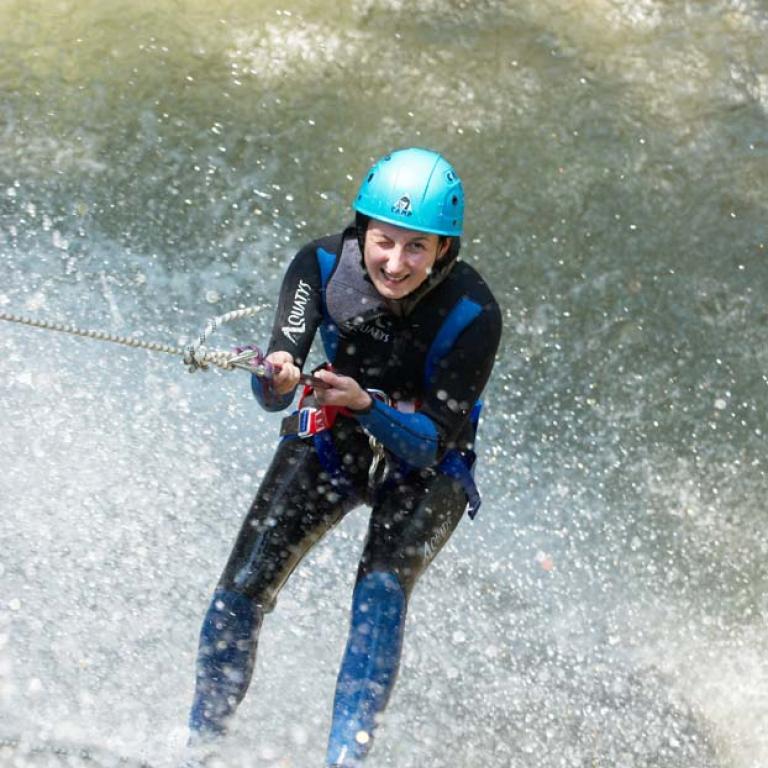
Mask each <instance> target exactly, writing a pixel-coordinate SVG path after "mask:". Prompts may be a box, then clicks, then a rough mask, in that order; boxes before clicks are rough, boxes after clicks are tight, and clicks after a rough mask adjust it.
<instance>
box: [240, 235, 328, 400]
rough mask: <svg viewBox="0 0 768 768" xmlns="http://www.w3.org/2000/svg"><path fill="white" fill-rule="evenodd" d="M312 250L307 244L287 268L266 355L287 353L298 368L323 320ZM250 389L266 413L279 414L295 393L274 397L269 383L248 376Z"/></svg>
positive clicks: (314, 257) (315, 258)
mask: <svg viewBox="0 0 768 768" xmlns="http://www.w3.org/2000/svg"><path fill="white" fill-rule="evenodd" d="M315 250H316V244H315V243H310V244H309V245H307V246H305V247H304V248H302V249H301V250H300V251H299V252H298V253H297V254H296V256H295V257H294V258H293V260H292V261H291V263H290V264H289V266H288V269H287V271H286V273H285V277H284V278H283V283H282V286H281V288H280V296H279V298H278V302H277V312H276V313H275V321H274V324H273V326H272V335H271V336H270V339H269V346H268V347H267V354H268V355H269V354H271V353H272V352H288V353H289V354H291V355H292V356H293V359H294V361H295V363H296V365H298V366H299V368H301V367H302V366H303V365H304V362H305V360H306V359H307V354H308V353H309V348H310V347H311V346H312V340H313V339H314V337H315V332H316V331H317V328H318V325H319V324H320V321H321V319H322V303H321V301H322V298H321V297H322V293H321V292H322V285H321V280H320V267H319V266H318V263H317V256H316V254H315ZM251 389H252V390H253V394H254V395H255V397H256V399H257V400H258V401H259V403H260V404H261V406H262V407H263V408H265V409H266V410H268V411H280V410H282V409H283V408H287V407H288V406H289V405H290V404H291V402H292V401H293V395H294V392H288V393H286V394H285V395H277V394H275V392H274V391H273V390H272V388H271V386H270V384H269V380H268V379H264V378H261V377H258V376H251Z"/></svg>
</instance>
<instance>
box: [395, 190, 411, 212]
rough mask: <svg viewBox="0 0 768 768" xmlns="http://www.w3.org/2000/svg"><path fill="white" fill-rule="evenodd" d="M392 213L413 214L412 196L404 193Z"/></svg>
mask: <svg viewBox="0 0 768 768" xmlns="http://www.w3.org/2000/svg"><path fill="white" fill-rule="evenodd" d="M392 213H398V214H400V215H401V216H413V210H412V209H411V198H410V197H408V195H403V196H402V197H401V198H400V199H399V200H398V201H397V202H396V203H395V204H394V205H393V206H392Z"/></svg>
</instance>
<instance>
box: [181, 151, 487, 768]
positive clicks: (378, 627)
mask: <svg viewBox="0 0 768 768" xmlns="http://www.w3.org/2000/svg"><path fill="white" fill-rule="evenodd" d="M354 209H355V211H356V217H355V222H354V224H353V225H351V226H349V227H348V228H347V229H346V230H344V232H342V233H341V234H337V235H333V236H329V237H324V238H321V239H320V240H316V241H314V242H312V243H310V244H308V245H307V246H305V247H304V248H302V249H301V250H300V251H299V253H298V254H297V255H296V257H295V258H294V259H293V261H292V263H291V264H290V266H289V268H288V271H287V273H286V275H285V278H284V281H283V285H282V289H281V292H280V299H279V303H278V309H277V315H276V319H275V323H274V327H273V330H272V337H271V340H270V344H269V349H268V355H267V357H266V362H267V364H268V365H267V368H268V369H269V370H270V371H271V372H272V375H271V376H270V377H264V376H263V375H256V374H254V375H253V376H252V387H253V392H254V394H255V396H256V398H257V399H258V400H259V402H260V403H261V404H262V406H263V407H265V408H266V409H267V410H270V411H276V410H280V409H283V408H286V407H287V406H288V405H289V404H290V403H291V401H292V400H293V397H294V392H295V390H296V388H297V385H298V384H299V377H300V374H301V367H302V365H303V363H304V361H305V360H306V357H307V353H308V352H309V349H310V346H311V344H312V341H313V339H314V337H315V333H316V332H317V331H318V330H319V331H320V334H321V337H322V341H323V344H324V348H325V352H326V355H327V357H328V360H329V365H328V366H326V367H324V368H321V369H320V370H318V371H316V372H315V373H314V377H315V378H314V380H313V384H314V386H305V387H304V391H303V395H302V397H301V400H300V401H299V410H298V411H297V412H295V413H294V414H293V415H291V416H289V417H287V418H286V419H285V420H284V421H283V425H282V429H281V435H282V440H281V442H280V443H279V445H278V448H277V451H276V454H275V457H274V459H273V461H272V464H271V466H270V468H269V470H268V471H267V474H266V476H265V478H264V481H263V482H262V484H261V487H260V488H259V491H258V493H257V495H256V498H255V500H254V502H253V505H252V506H251V509H250V511H249V512H248V514H247V516H246V518H245V520H244V522H243V525H242V528H241V530H240V534H239V536H238V539H237V541H236V543H235V546H234V548H233V550H232V554H231V555H230V558H229V562H228V563H227V565H226V567H225V568H224V572H223V574H222V576H221V578H220V580H219V583H218V585H217V587H216V591H215V592H214V596H213V600H212V602H211V605H210V607H209V609H208V612H207V614H206V617H205V620H204V622H203V627H202V631H201V637H200V647H199V653H198V663H197V684H196V688H195V697H194V702H193V706H192V711H191V714H190V730H191V737H190V742H191V744H200V743H207V742H208V741H210V740H212V739H216V738H217V737H219V736H221V735H223V734H224V732H225V729H226V724H227V721H228V720H229V719H230V718H231V716H232V715H233V713H234V710H235V708H236V707H237V705H238V704H239V702H240V701H241V700H242V698H243V696H244V695H245V692H246V689H247V687H248V685H249V682H250V679H251V674H252V671H253V666H254V661H255V656H256V644H257V639H258V633H259V629H260V627H261V623H262V619H263V616H264V614H265V613H269V612H270V611H271V610H272V609H273V607H274V605H275V601H276V599H277V596H278V593H279V591H280V588H281V587H282V586H283V584H284V583H285V582H286V580H287V579H288V577H289V576H290V574H291V573H292V571H293V570H294V568H295V567H296V566H297V565H298V564H299V562H300V561H301V559H302V557H303V556H304V555H305V554H306V553H307V552H308V550H309V549H310V547H312V545H313V544H314V543H315V542H317V541H318V540H319V539H320V538H321V537H322V536H323V535H324V534H325V533H326V532H327V531H328V530H330V529H331V528H332V527H333V526H334V525H335V524H336V523H338V522H339V520H341V519H342V517H343V516H344V515H345V514H346V513H347V512H349V511H350V510H351V509H353V508H354V507H356V506H358V505H360V504H364V503H365V504H368V505H370V506H371V516H370V523H369V528H368V535H367V538H366V541H365V547H364V550H363V554H362V557H361V560H360V563H359V565H358V573H357V581H356V584H355V589H354V594H353V598H352V612H351V627H350V632H349V640H348V643H347V647H346V651H345V653H344V658H343V661H342V664H341V670H340V672H339V676H338V683H337V688H336V695H335V699H334V706H333V721H332V726H331V732H330V738H329V743H328V752H327V757H326V765H327V766H343V767H345V768H346V767H349V766H359V765H361V764H362V761H363V759H364V757H365V755H366V754H367V752H368V750H369V749H370V746H371V740H372V734H373V730H374V727H375V724H376V718H377V715H379V714H380V713H381V712H382V711H383V709H384V707H385V706H386V703H387V699H388V698H389V694H390V692H391V690H392V687H393V685H394V682H395V677H396V675H397V669H398V664H399V660H400V653H401V646H402V638H403V627H404V624H405V614H406V608H407V605H408V599H409V597H410V594H411V592H412V590H413V587H414V585H415V583H416V581H417V580H418V578H419V576H420V575H421V574H422V573H423V572H424V570H425V569H426V567H427V566H428V565H429V563H430V562H431V561H432V560H433V559H434V557H435V555H436V554H437V553H438V552H439V550H440V549H441V548H442V546H443V545H444V544H445V542H446V541H447V539H448V538H449V536H450V535H451V533H452V532H453V530H454V529H455V527H456V525H457V524H458V522H459V520H460V519H461V517H462V515H463V513H464V511H465V509H466V508H467V507H468V506H469V510H470V515H472V516H474V513H475V512H476V511H477V507H478V505H479V496H478V494H477V489H476V488H475V485H474V481H473V479H472V473H471V470H472V465H473V463H474V453H473V451H472V448H473V442H474V432H475V427H476V422H477V413H478V410H479V402H478V398H479V397H480V394H481V393H482V391H483V388H484V387H485V384H486V382H487V380H488V377H489V375H490V373H491V368H492V367H493V362H494V355H495V353H496V349H497V347H498V344H499V338H500V333H501V316H500V312H499V308H498V305H497V304H496V301H495V300H494V298H493V296H492V294H491V292H490V290H489V288H488V286H487V285H486V284H485V282H484V281H483V280H482V278H481V277H480V276H479V275H478V273H477V272H476V271H475V270H474V269H473V268H472V267H470V266H468V265H467V264H465V263H463V262H460V261H458V260H457V257H458V253H459V246H460V241H459V236H460V235H461V233H462V224H463V211H464V194H463V190H462V185H461V181H460V179H459V177H458V175H457V174H456V172H455V171H454V169H453V168H452V167H451V165H450V164H449V163H448V162H447V161H446V160H445V159H444V158H443V157H442V156H441V155H439V154H438V153H436V152H432V151H429V150H426V149H419V148H411V149H405V150H400V151H397V152H393V153H392V154H390V155H387V156H386V157H384V158H382V159H381V160H379V161H378V162H377V163H375V164H374V165H373V167H372V168H371V169H370V171H369V172H368V174H367V175H366V177H365V179H364V180H363V182H362V184H361V186H360V190H359V193H358V195H357V198H356V200H355V203H354Z"/></svg>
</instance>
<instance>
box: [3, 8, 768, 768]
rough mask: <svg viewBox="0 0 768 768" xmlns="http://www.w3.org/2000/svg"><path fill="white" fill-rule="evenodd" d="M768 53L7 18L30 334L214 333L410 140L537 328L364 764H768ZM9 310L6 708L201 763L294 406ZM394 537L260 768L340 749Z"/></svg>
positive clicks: (55, 726)
mask: <svg viewBox="0 0 768 768" xmlns="http://www.w3.org/2000/svg"><path fill="white" fill-rule="evenodd" d="M767 34H768V7H766V5H765V3H764V2H758V1H757V0H755V1H753V2H748V1H746V0H744V1H742V2H737V1H736V0H733V1H731V2H711V3H710V2H707V3H704V2H692V1H691V2H677V1H675V0H672V1H668V2H654V0H640V1H639V2H637V1H635V2H629V0H579V1H578V2H564V1H563V0H546V1H545V2H542V1H539V2H531V1H530V0H525V2H520V3H514V4H513V3H503V2H494V1H492V0H487V1H483V2H475V3H465V2H459V1H457V0H442V2H438V0H419V2H417V3H414V4H408V3H404V2H402V0H355V1H354V2H344V3H331V2H325V1H323V2H308V1H306V0H305V2H294V3H291V4H290V5H285V6H284V5H274V4H271V3H244V2H224V3H219V4H218V5H217V6H216V7H213V6H211V5H210V4H207V3H202V2H188V1H182V0H178V1H177V2H156V3H147V2H144V0H141V1H140V2H139V1H136V2H114V3H98V2H93V1H87V2H86V1H81V2H47V3H43V2H37V1H36V0H35V1H34V2H30V1H29V0H27V1H25V2H10V0H0V279H1V282H0V305H2V308H3V309H4V310H5V311H8V312H15V313H18V314H26V315H32V316H35V317H40V318H46V319H56V320H63V321H67V322H70V323H75V324H79V325H82V326H84V327H95V328H105V329H108V330H110V331H112V332H114V333H123V334H125V333H130V332H139V333H142V334H143V336H144V337H145V338H149V339H152V340H160V341H165V342H168V343H173V344H176V343H183V342H185V341H186V340H189V339H190V338H193V337H194V336H195V335H196V333H197V332H198V331H199V330H200V329H201V328H202V326H203V325H204V324H205V321H206V320H207V319H208V318H209V317H211V316H212V315H215V314H219V313H221V312H224V311H226V310H228V309H231V308H234V307H236V306H238V305H250V304H253V303H261V302H267V303H269V302H272V301H273V300H274V297H275V292H276V290H277V286H278V285H279V280H280V276H281V274H282V271H283V269H284V267H285V264H286V263H287V260H288V259H289V258H290V255H291V254H292V253H293V252H294V251H295V250H296V249H297V248H298V247H299V246H300V245H301V244H302V243H303V242H304V241H305V240H306V239H309V238H311V237H315V236H318V235H319V234H322V233H325V232H330V231H335V230H337V229H338V228H339V227H340V226H342V225H343V224H344V223H345V222H346V221H347V220H348V218H349V217H350V209H349V202H350V200H351V198H352V196H353V194H354V191H355V189H356V185H357V183H358V179H359V177H360V176H361V174H362V173H363V172H364V171H365V170H366V168H367V167H368V164H369V162H370V161H371V160H372V159H373V158H375V157H377V156H379V155H380V154H382V153H383V152H385V151H387V150H388V149H391V148H394V147H399V146H408V145H413V144H418V145H425V146H430V147H433V148H436V149H439V150H441V151H442V152H444V153H445V154H446V155H447V156H448V157H449V158H450V159H451V160H452V161H453V162H454V164H455V165H456V166H457V168H458V169H459V171H460V173H461V175H462V177H463V178H464V181H465V186H466V189H467V195H468V218H467V227H466V237H465V239H464V250H463V255H464V258H465V259H467V260H470V261H472V262H473V263H474V262H476V263H477V265H478V266H479V268H480V269H481V270H482V272H483V273H484V274H485V275H486V276H487V277H488V278H489V279H490V281H491V283H492V285H493V286H494V289H495V291H496V293H497V296H498V298H499V300H500V302H501V304H502V307H503V310H504V317H505V323H506V325H505V336H504V341H503V348H502V350H501V352H500V356H499V362H498V365H497V369H496V374H495V377H494V379H493V381H492V384H491V386H490V388H489V391H488V395H487V410H486V413H487V415H486V419H485V422H484V424H483V426H482V432H481V438H482V452H483V462H482V465H481V467H480V469H479V472H478V477H479V480H480V482H481V484H482V489H483V491H484V494H485V503H484V508H483V510H482V512H481V514H480V517H479V518H478V520H477V521H476V522H475V523H474V524H470V523H469V521H467V522H466V523H465V524H464V525H462V527H461V528H460V530H459V532H458V533H457V534H456V536H455V537H454V539H453V540H452V542H451V544H450V546H449V548H448V551H447V552H446V553H445V554H444V555H443V556H441V558H440V559H439V560H438V561H437V562H436V563H435V566H434V568H433V569H432V570H431V572H430V573H429V574H428V575H427V577H425V579H424V581H423V583H422V585H421V586H420V589H419V592H418V593H417V595H416V597H415V598H414V602H413V608H412V611H411V617H410V625H409V630H408V632H409V637H408V643H407V650H406V657H405V661H404V667H403V672H402V678H401V681H400V683H399V687H398V689H397V693H396V695H395V698H394V700H393V702H392V706H391V710H390V715H389V717H388V720H387V724H386V725H385V728H384V729H383V731H382V737H381V739H380V741H379V743H378V744H377V747H376V750H375V751H374V754H373V756H372V758H371V761H370V762H371V766H372V768H376V766H384V765H397V766H398V768H408V767H409V766H416V765H418V766H425V765H429V766H431V765H434V766H447V765H452V766H467V767H472V768H474V767H475V766H510V765H512V766H515V767H516V768H517V767H518V766H519V767H520V768H522V767H523V766H538V765H543V764H548V765H562V766H579V767H580V768H581V767H582V766H583V767H584V768H587V766H589V767H590V768H592V767H593V766H605V767H606V768H608V766H610V767H611V768H614V767H617V768H618V767H621V768H625V767H626V768H630V767H631V768H635V767H638V768H640V767H641V766H642V767H645V766H648V767H650V766H654V767H655V768H689V767H690V766H694V765H695V766H712V767H713V768H715V767H716V768H757V767H758V766H763V765H765V764H766V761H768V736H766V733H768V728H766V727H765V723H766V720H767V719H768V642H767V641H766V631H765V630H766V616H767V615H768V598H766V587H768V571H767V569H766V566H765V562H766V554H768V534H767V533H766V524H765V499H766V497H767V496H768V478H767V477H766V461H768V459H767V458H766V456H767V452H766V433H767V432H768V419H767V418H766V405H767V404H768V345H767V344H766V337H767V336H768V306H766V296H768V46H766V44H765V40H766V35H767ZM4 325H6V327H4V328H2V329H0V332H1V333H2V337H0V338H1V340H2V350H3V354H2V356H1V357H0V366H2V373H3V375H2V376H0V381H2V384H0V402H1V403H2V408H3V412H4V414H5V421H6V426H5V428H4V429H3V430H2V438H0V456H1V457H2V461H3V466H4V468H5V469H4V472H3V473H2V478H1V479H0V499H2V501H0V504H1V505H2V515H0V542H2V544H1V545H0V721H2V722H5V721H6V720H7V722H8V723H9V726H8V727H9V728H11V729H13V730H14V732H24V733H30V734H32V735H33V736H34V737H35V738H39V737H41V736H46V735H49V736H53V737H57V738H64V739H67V738H69V739H72V740H75V741H85V742H89V743H96V744H98V745H99V746H102V747H106V748H112V749H115V750H117V751H121V752H127V753H131V754H134V755H142V756H144V757H150V758H152V759H153V760H155V761H156V762H168V763H170V761H172V760H173V756H174V754H175V752H176V751H177V750H178V748H179V746H180V744H181V742H182V740H183V727H182V726H183V721H184V718H185V711H186V706H187V703H188V700H189V696H190V695H191V683H192V669H193V653H194V645H195V642H196V633H197V625H198V622H199V619H200V616H201V615H202V612H203V610H204V607H205V603H206V600H207V595H208V593H209V590H210V589H211V587H212V586H213V583H214V582H215V579H216V577H217V576H218V572H219V569H220V567H221V565H222V564H223V560H224V557H225V556H226V553H227V551H228V547H229V544H230V542H231V539H232V537H233V536H234V534H235V532H236V530H237V526H238V524H239V519H240V516H241V515H242V513H243V512H244V510H245V507H246V505H247V503H248V500H249V498H250V496H251V494H252V492H253V489H254V486H255V484H256V482H257V480H258V477H259V473H260V472H261V471H263V469H264V466H265V463H266V462H267V461H268V458H269V455H270V451H271V445H273V442H274V435H275V430H276V424H277V421H276V420H275V419H274V418H273V417H271V416H267V415H265V414H263V413H261V412H259V411H257V409H256V408H255V405H254V404H253V403H252V401H251V399H250V397H249V393H248V391H247V380H244V379H241V378H240V377H239V375H237V374H217V373H213V374H210V375H206V376H203V375H200V374H198V375H195V376H188V375H187V374H186V373H185V372H184V370H183V368H182V366H181V365H179V364H178V362H176V361H169V360H168V359H163V358H161V357H158V356H150V355H147V354H145V353H142V352H136V351H131V350H125V351H124V350H122V349H120V348H113V347H111V346H108V345H102V344H98V343H97V342H92V341H80V340H73V339H69V338H67V337H62V336H60V335H57V334H51V333H45V332H43V331H35V330H31V329H25V328H20V327H16V326H12V325H10V324H7V323H6V324H4ZM269 325H270V318H269V316H268V313H265V314H264V316H263V317H260V318H258V319H257V320H253V321H247V322H246V323H245V324H244V325H242V326H238V327H237V328H231V329H227V331H226V332H225V333H224V334H223V337H222V338H221V344H222V345H223V346H227V345H228V344H230V343H232V342H233V341H235V340H237V341H243V340H251V339H254V340H256V341H258V342H261V343H264V342H265V341H266V334H267V332H268V327H269ZM364 522H365V521H364V514H360V515H357V516H353V517H352V518H350V520H348V521H345V523H344V524H343V525H342V527H341V528H340V530H339V531H337V532H335V534H334V535H333V536H332V537H330V538H329V539H328V540H327V541H325V542H323V544H322V545H320V547H319V548H318V550H317V551H316V552H314V553H313V555H312V556H311V558H310V560H309V562H308V563H307V567H306V568H302V569H301V570H300V571H299V572H298V573H297V574H296V577H295V578H294V580H293V582H292V583H291V584H290V585H289V587H288V588H287V590H286V593H285V594H284V596H283V598H282V602H281V606H280V608H279V610H278V611H277V612H276V613H275V615H274V616H273V617H272V618H271V624H270V625H269V626H268V627H267V629H266V630H265V637H264V640H263V642H262V646H261V650H260V654H261V655H260V659H259V670H258V672H257V681H256V684H255V686H254V688H253V690H252V692H251V695H250V696H249V699H248V701H247V702H246V704H245V705H244V707H243V708H242V713H241V718H240V724H239V729H238V744H240V745H241V746H242V750H243V752H242V754H241V755H240V759H241V760H246V757H247V759H248V760H252V761H253V764H254V765H277V764H280V763H278V761H279V760H281V759H283V760H285V761H287V762H284V763H282V764H283V765H292V766H296V768H303V767H304V766H309V765H319V764H320V762H321V759H322V753H323V746H324V738H325V730H326V728H327V725H328V714H329V707H330V700H331V696H332V690H333V681H334V678H335V668H336V664H337V662H338V658H339V656H340V653H341V648H342V644H343V640H344V635H345V622H346V608H347V603H348V600H349V590H350V587H351V582H352V579H353V577H354V568H355V563H356V558H357V553H358V551H359V546H360V537H361V535H362V532H363V530H364Z"/></svg>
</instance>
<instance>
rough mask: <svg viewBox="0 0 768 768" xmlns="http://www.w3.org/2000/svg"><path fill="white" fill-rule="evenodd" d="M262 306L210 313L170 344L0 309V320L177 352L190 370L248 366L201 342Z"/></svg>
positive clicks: (259, 309)
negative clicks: (183, 341)
mask: <svg viewBox="0 0 768 768" xmlns="http://www.w3.org/2000/svg"><path fill="white" fill-rule="evenodd" d="M262 309H264V307H263V306H254V307H246V308H244V309H235V310H233V311H231V312H227V313H226V314H223V315H220V316H219V317H214V318H212V319H211V320H209V321H208V323H207V324H206V326H205V329H204V330H203V332H202V333H201V334H200V338H199V339H198V341H197V342H196V343H195V344H192V345H191V346H189V347H186V348H182V347H174V346H172V345H170V344H160V343H158V342H154V341H144V340H143V339H137V338H135V337H134V336H117V335H115V334H112V333H107V332H106V331H93V330H86V329H83V328H78V327H76V326H74V325H68V324H66V323H51V322H48V321H46V320H35V319H34V318H31V317H22V316H20V315H13V314H10V313H8V312H0V320H5V321H7V322H10V323H20V324H21V325H28V326H31V327H33V328H40V329H42V330H46V331H58V332H60V333H68V334H71V335H73V336H82V337H85V338H89V339H96V340H97V341H108V342H110V343H112V344H122V345H123V346H126V347H133V348H134V349H146V350H148V351H150V352H164V353H166V354H169V355H177V356H179V357H182V358H183V359H184V362H185V363H186V365H187V366H188V367H189V370H190V372H192V371H196V370H197V369H198V368H203V369H204V368H206V367H207V366H208V365H209V364H212V365H215V366H218V367H219V368H223V369H225V370H232V369H233V368H243V369H245V370H250V367H249V366H248V364H247V362H240V361H238V362H234V363H233V362H232V360H233V358H235V357H237V355H233V354H230V353H228V352H224V351H222V350H218V349H206V348H205V347H204V346H203V345H204V344H205V342H206V340H207V339H208V337H209V336H210V335H211V334H212V333H213V332H214V331H215V330H216V329H217V328H219V326H221V325H223V324H224V323H228V322H230V321H232V320H239V319H241V318H244V317H252V316H253V315H255V314H257V313H258V312H261V310H262Z"/></svg>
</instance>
